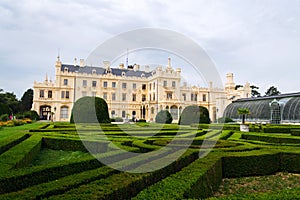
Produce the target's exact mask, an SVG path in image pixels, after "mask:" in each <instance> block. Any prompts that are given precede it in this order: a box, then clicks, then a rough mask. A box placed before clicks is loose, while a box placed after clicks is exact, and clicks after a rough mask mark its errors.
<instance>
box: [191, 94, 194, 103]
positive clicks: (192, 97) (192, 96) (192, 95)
mask: <svg viewBox="0 0 300 200" xmlns="http://www.w3.org/2000/svg"><path fill="white" fill-rule="evenodd" d="M191 101H194V94H193V93H192V94H191Z"/></svg>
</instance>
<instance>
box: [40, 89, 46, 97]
mask: <svg viewBox="0 0 300 200" xmlns="http://www.w3.org/2000/svg"><path fill="white" fill-rule="evenodd" d="M44 96H45V91H44V90H40V97H41V98H44Z"/></svg>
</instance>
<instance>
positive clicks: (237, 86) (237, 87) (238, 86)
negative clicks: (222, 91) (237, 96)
mask: <svg viewBox="0 0 300 200" xmlns="http://www.w3.org/2000/svg"><path fill="white" fill-rule="evenodd" d="M240 87H243V86H242V85H236V86H235V88H234V89H235V90H237V89H239V88H240Z"/></svg>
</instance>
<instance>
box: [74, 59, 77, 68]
mask: <svg viewBox="0 0 300 200" xmlns="http://www.w3.org/2000/svg"><path fill="white" fill-rule="evenodd" d="M76 65H77V58H74V66H76Z"/></svg>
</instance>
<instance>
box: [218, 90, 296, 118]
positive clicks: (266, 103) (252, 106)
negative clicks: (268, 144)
mask: <svg viewBox="0 0 300 200" xmlns="http://www.w3.org/2000/svg"><path fill="white" fill-rule="evenodd" d="M274 100H275V101H277V102H278V103H279V105H280V114H281V121H282V122H300V93H289V94H282V95H276V96H267V97H257V98H245V99H239V100H236V101H234V102H232V103H231V104H229V105H228V106H227V107H226V109H225V111H224V117H229V118H231V119H233V120H240V119H241V116H240V115H238V112H237V110H238V108H248V109H249V110H250V114H249V115H247V120H248V121H270V118H271V107H270V103H271V102H272V101H274Z"/></svg>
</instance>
